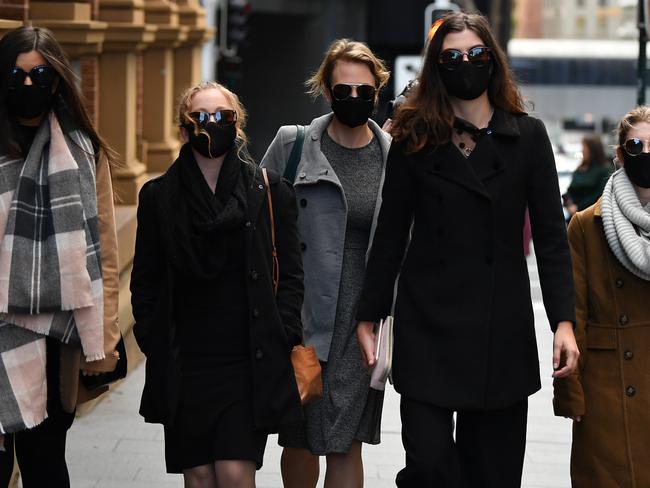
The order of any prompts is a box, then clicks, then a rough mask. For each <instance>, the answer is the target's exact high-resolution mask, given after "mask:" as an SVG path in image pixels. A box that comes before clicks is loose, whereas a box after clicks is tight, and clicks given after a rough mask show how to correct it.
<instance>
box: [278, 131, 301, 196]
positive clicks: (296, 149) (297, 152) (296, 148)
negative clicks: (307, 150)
mask: <svg viewBox="0 0 650 488" xmlns="http://www.w3.org/2000/svg"><path fill="white" fill-rule="evenodd" d="M304 142H305V126H304V125H296V142H294V143H293V148H292V149H291V154H290V155H289V161H287V166H286V167H285V168H284V174H283V175H282V176H283V177H284V178H285V179H287V180H289V181H290V182H291V183H293V182H294V181H296V171H297V170H298V163H299V162H300V157H301V156H302V145H303V143H304Z"/></svg>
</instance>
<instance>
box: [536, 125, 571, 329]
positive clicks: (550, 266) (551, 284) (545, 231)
mask: <svg viewBox="0 0 650 488" xmlns="http://www.w3.org/2000/svg"><path fill="white" fill-rule="evenodd" d="M534 122H535V127H534V129H533V139H532V143H533V144H532V145H531V147H534V148H535V152H536V156H537V157H536V158H534V163H533V164H534V166H533V168H532V170H531V171H530V173H529V175H528V192H527V193H528V208H529V211H530V223H531V229H532V233H533V242H534V244H535V255H536V257H537V266H538V268H539V278H540V282H541V286H542V296H543V299H544V307H545V308H546V314H547V316H548V320H549V322H550V324H551V329H552V330H553V332H555V330H556V329H557V325H558V323H559V322H562V321H571V322H573V323H574V324H575V297H574V293H573V275H572V271H571V254H570V252H569V244H568V241H567V233H566V225H565V221H564V214H563V213H562V203H561V200H560V190H559V185H558V178H557V171H556V169H555V158H554V156H553V149H552V147H551V142H550V141H549V138H548V135H547V133H546V128H545V127H544V124H543V123H542V121H540V120H535V121H534Z"/></svg>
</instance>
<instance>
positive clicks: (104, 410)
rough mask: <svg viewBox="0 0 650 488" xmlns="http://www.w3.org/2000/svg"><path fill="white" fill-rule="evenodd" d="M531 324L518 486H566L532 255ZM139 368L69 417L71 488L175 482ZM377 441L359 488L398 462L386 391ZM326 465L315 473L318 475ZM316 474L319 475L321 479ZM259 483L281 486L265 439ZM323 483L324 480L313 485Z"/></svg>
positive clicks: (564, 435)
mask: <svg viewBox="0 0 650 488" xmlns="http://www.w3.org/2000/svg"><path fill="white" fill-rule="evenodd" d="M529 270H530V276H531V292H532V295H533V300H534V301H533V308H534V311H535V320H536V324H537V325H536V326H537V340H538V345H539V354H540V366H541V371H542V391H540V392H538V393H537V394H535V395H534V396H533V397H531V398H530V402H529V414H528V442H527V447H526V460H525V465H524V477H523V484H522V486H523V487H524V488H568V487H570V481H569V456H570V439H571V437H570V436H571V423H570V421H568V420H566V419H559V418H555V417H553V412H552V405H551V398H552V380H551V372H552V368H551V357H552V334H551V331H550V328H549V326H548V321H547V320H546V316H545V313H544V306H543V304H542V298H541V290H540V287H539V278H538V274H537V267H536V265H535V262H534V259H531V258H529ZM143 382H144V367H143V365H140V366H139V367H138V368H137V369H136V370H135V371H133V373H132V374H131V375H130V376H129V378H128V379H127V380H126V381H124V382H123V383H122V384H121V385H120V386H119V387H118V388H116V389H115V390H114V391H113V392H111V394H110V395H109V396H108V397H107V398H106V399H105V400H104V401H103V402H102V403H101V404H100V405H99V406H98V407H97V408H96V409H95V410H94V411H93V412H92V413H90V414H88V415H86V416H84V417H82V418H79V419H77V420H76V421H75V423H74V425H73V427H72V429H71V431H70V434H69V436H68V449H67V459H68V465H69V469H70V476H71V480H72V487H73V488H154V487H155V488H172V487H175V488H180V487H182V486H183V480H182V477H181V476H180V475H167V474H166V473H165V463H164V443H163V433H162V427H161V426H159V425H149V424H145V423H144V422H143V421H142V418H141V417H140V416H139V415H138V406H139V402H140V394H141V392H142V385H143ZM381 437H382V443H381V444H380V445H379V446H364V450H363V458H364V469H365V479H366V484H365V486H366V487H368V488H387V487H393V486H395V484H394V479H395V474H396V473H397V471H399V469H401V467H402V466H403V463H404V451H403V449H402V444H401V438H400V420H399V395H397V393H395V391H394V390H393V389H392V388H389V390H388V391H387V392H386V399H385V404H384V416H383V421H382V433H381ZM323 472H324V470H322V471H321V473H323ZM322 477H323V476H322V475H321V479H322ZM257 486H258V488H281V487H282V481H281V477H280V448H279V447H278V445H277V437H276V436H271V437H269V441H268V443H267V449H266V456H265V458H264V466H263V468H262V469H261V470H260V471H259V472H258V474H257ZM318 486H319V488H322V481H321V482H320V483H319V485H318Z"/></svg>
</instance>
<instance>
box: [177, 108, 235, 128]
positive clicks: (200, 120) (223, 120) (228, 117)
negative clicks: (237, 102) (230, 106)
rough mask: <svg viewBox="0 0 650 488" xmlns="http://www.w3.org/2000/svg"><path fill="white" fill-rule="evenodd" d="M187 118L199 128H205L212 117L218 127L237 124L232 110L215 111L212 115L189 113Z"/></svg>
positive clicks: (208, 113) (207, 113)
mask: <svg viewBox="0 0 650 488" xmlns="http://www.w3.org/2000/svg"><path fill="white" fill-rule="evenodd" d="M189 116H190V118H191V119H192V120H193V121H194V122H196V123H197V124H198V126H199V127H201V128H205V126H206V125H208V123H209V122H210V119H211V118H212V117H214V121H215V122H216V123H217V125H218V126H225V125H233V124H234V123H236V122H237V112H235V111H234V110H217V111H216V112H213V113H210V112H190V113H189Z"/></svg>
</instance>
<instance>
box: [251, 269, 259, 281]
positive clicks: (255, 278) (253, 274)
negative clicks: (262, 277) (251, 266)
mask: <svg viewBox="0 0 650 488" xmlns="http://www.w3.org/2000/svg"><path fill="white" fill-rule="evenodd" d="M257 278H258V275H257V271H255V270H253V271H251V280H253V281H257Z"/></svg>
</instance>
